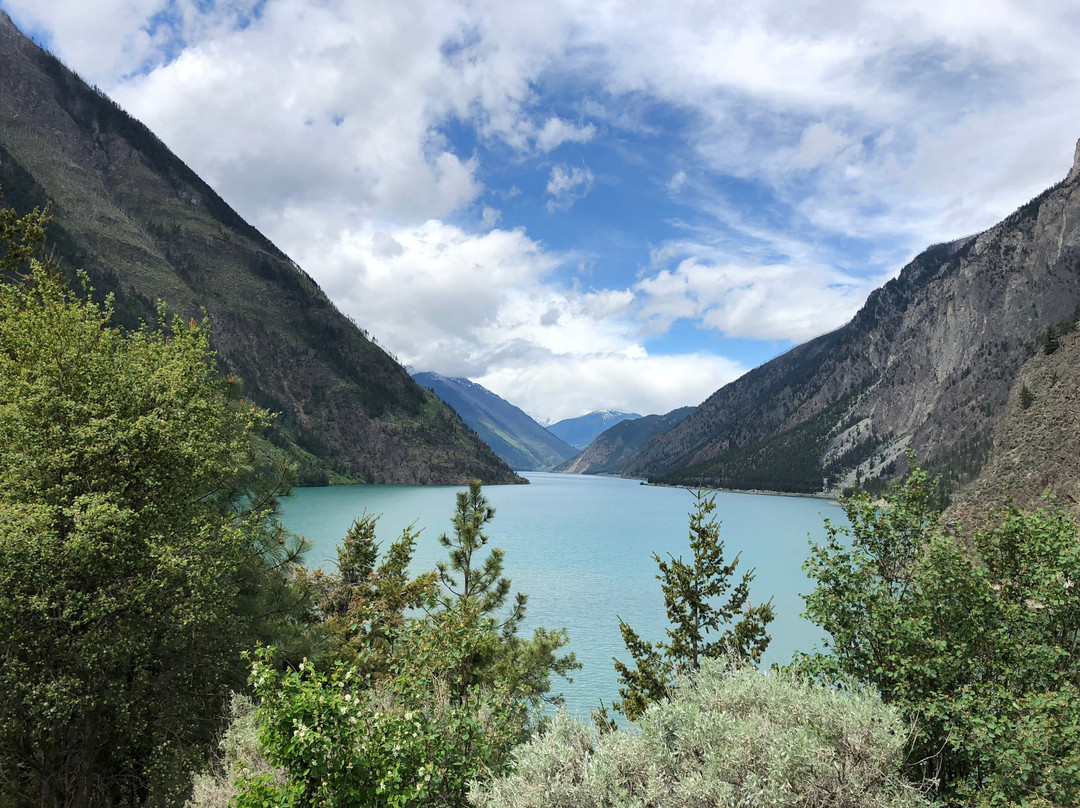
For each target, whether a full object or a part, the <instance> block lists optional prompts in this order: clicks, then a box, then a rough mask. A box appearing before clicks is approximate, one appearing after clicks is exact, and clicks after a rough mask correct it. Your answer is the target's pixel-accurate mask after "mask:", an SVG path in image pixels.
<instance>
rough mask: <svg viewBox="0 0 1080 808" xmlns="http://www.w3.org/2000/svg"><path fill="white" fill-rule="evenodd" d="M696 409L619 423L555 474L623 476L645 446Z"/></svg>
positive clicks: (557, 468) (681, 409)
mask: <svg viewBox="0 0 1080 808" xmlns="http://www.w3.org/2000/svg"><path fill="white" fill-rule="evenodd" d="M693 410H694V408H693V407H680V408H679V409H677V410H672V411H671V412H669V413H668V414H667V415H646V416H645V417H644V418H632V419H630V420H627V421H620V422H619V423H617V424H615V426H613V427H611V428H610V429H608V430H605V431H604V432H601V433H600V434H599V435H597V436H596V439H595V440H594V441H593V442H592V443H590V444H589V445H588V447H586V449H585V451H583V452H582V453H581V454H579V455H578V456H577V457H575V458H572V459H571V460H568V461H567V462H566V463H563V464H562V465H561V466H557V467H556V468H555V471H562V472H566V473H568V474H622V472H623V469H625V468H626V466H627V464H628V463H630V461H632V460H633V459H634V458H635V457H637V456H638V454H640V453H641V450H642V449H644V448H645V445H646V444H647V443H648V442H649V441H650V440H651V439H652V438H653V437H654V436H656V435H659V434H660V433H661V432H664V431H665V430H668V429H671V427H673V426H675V424H677V423H679V422H680V421H682V419H683V418H685V417H686V416H687V415H689V414H690V413H691V412H693Z"/></svg>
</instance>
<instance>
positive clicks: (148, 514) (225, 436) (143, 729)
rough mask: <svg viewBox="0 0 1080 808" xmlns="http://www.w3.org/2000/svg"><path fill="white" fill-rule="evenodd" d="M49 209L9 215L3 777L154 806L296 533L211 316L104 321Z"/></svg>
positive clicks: (233, 675) (1, 555) (0, 218)
mask: <svg viewBox="0 0 1080 808" xmlns="http://www.w3.org/2000/svg"><path fill="white" fill-rule="evenodd" d="M44 223H45V216H44V215H43V214H41V213H40V212H35V213H33V214H30V215H29V216H27V217H24V218H23V219H21V220H16V219H15V218H14V217H13V215H12V214H10V213H7V212H0V243H2V244H3V245H4V248H3V251H2V252H0V256H2V257H0V272H2V275H3V278H4V280H5V281H6V282H5V283H3V284H0V693H2V694H3V697H2V698H0V793H2V794H4V795H7V796H8V797H10V799H12V800H13V801H14V802H16V803H29V802H34V803H38V804H41V805H61V804H83V805H105V804H108V805H118V806H119V805H135V804H139V805H143V804H153V803H159V802H163V801H167V800H169V799H170V798H172V797H173V796H174V792H175V790H177V789H182V788H183V787H184V786H185V784H186V780H187V776H186V771H187V770H188V768H189V766H190V764H191V763H192V761H194V760H197V759H199V758H200V756H201V753H202V750H203V748H204V747H205V746H206V744H207V743H208V742H209V741H210V740H211V739H212V737H213V734H214V732H215V731H216V729H217V726H218V721H219V716H220V708H221V705H222V703H223V702H224V700H225V698H226V696H227V693H228V688H229V685H230V684H231V683H234V682H237V681H238V677H242V668H241V665H240V655H239V650H240V648H241V647H242V646H243V645H244V644H246V643H247V642H249V641H251V640H252V639H253V638H254V637H256V636H260V635H267V634H270V633H272V630H273V629H272V627H273V624H274V623H275V622H278V620H279V618H280V617H281V614H282V612H281V611H280V610H279V607H280V603H277V601H278V600H279V595H278V594H275V595H273V596H269V595H267V596H265V597H264V595H263V593H262V590H263V587H265V586H270V585H275V584H281V583H282V582H283V581H284V580H285V579H286V578H287V577H288V573H287V568H288V566H289V564H290V563H291V561H292V560H294V558H295V553H296V551H297V547H296V545H295V543H294V542H292V541H291V540H290V539H289V538H288V537H286V536H285V535H284V534H280V533H278V532H276V531H273V530H272V529H271V524H272V523H273V521H274V520H273V513H274V506H275V500H274V492H273V491H272V490H271V489H272V488H273V487H274V483H270V484H267V485H257V484H256V482H257V481H256V480H254V479H253V476H252V474H253V472H252V469H253V464H252V462H251V458H250V456H249V435H250V433H251V431H252V430H253V429H255V428H257V427H259V426H261V425H262V424H264V423H265V421H266V414H265V413H263V412H262V411H259V410H256V409H254V408H252V407H250V406H249V405H247V404H244V403H243V402H241V401H240V400H239V399H237V398H236V397H234V396H233V395H232V393H233V389H234V387H235V385H233V384H228V383H223V382H222V381H221V380H220V379H219V378H218V377H217V375H216V373H215V370H214V367H213V362H212V354H211V353H210V351H209V347H208V342H207V333H206V329H205V327H204V326H202V325H199V324H197V323H195V322H194V321H192V322H190V323H185V322H181V321H179V320H174V321H173V322H172V328H171V331H170V332H157V331H150V330H148V329H143V330H141V331H138V332H136V333H130V334H125V333H122V332H120V331H118V330H116V329H114V328H112V327H111V326H110V324H109V316H110V312H111V303H110V302H106V303H105V305H104V306H99V305H95V304H93V303H88V302H81V301H80V300H78V299H77V298H76V296H75V295H74V294H73V293H71V292H70V291H68V290H67V289H65V288H64V286H63V285H62V283H61V282H60V281H59V280H58V275H57V271H56V268H55V267H54V266H53V265H51V264H50V263H48V262H47V261H45V260H44V259H43V258H42V257H41V254H40V250H39V247H40V244H41V239H42V237H43V232H44V231H43V227H44ZM162 316H164V312H162ZM256 613H260V614H264V615H265V616H266V617H267V619H265V620H263V619H258V620H256V619H255V617H254V615H255V614H256Z"/></svg>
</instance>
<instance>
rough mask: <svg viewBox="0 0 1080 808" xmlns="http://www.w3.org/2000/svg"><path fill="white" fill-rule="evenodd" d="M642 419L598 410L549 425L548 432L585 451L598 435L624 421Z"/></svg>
mask: <svg viewBox="0 0 1080 808" xmlns="http://www.w3.org/2000/svg"><path fill="white" fill-rule="evenodd" d="M635 418H641V416H640V415H638V414H637V413H636V412H619V411H618V410H596V411H595V412H589V413H586V414H585V415H579V416H578V417H576V418H564V419H563V420H561V421H556V422H555V423H553V424H548V427H547V429H548V431H549V432H551V433H553V434H555V435H558V436H559V437H560V438H562V439H563V440H564V441H566V442H567V443H569V444H570V445H571V446H575V447H577V448H578V449H584V448H585V447H586V446H588V445H589V444H590V443H592V442H593V441H594V440H595V439H596V437H597V435H599V434H600V433H601V432H603V431H605V430H607V429H610V428H611V427H613V426H615V424H619V423H622V422H623V421H629V420H633V419H635Z"/></svg>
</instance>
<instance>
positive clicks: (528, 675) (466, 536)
mask: <svg viewBox="0 0 1080 808" xmlns="http://www.w3.org/2000/svg"><path fill="white" fill-rule="evenodd" d="M494 517H495V509H494V508H493V507H491V505H490V504H489V503H488V500H487V497H485V496H484V495H483V493H482V492H481V488H480V481H479V480H473V481H472V482H471V483H470V484H469V489H468V490H467V491H462V492H459V493H458V495H457V509H456V511H455V512H454V534H453V537H450V536H447V535H446V534H443V535H442V536H440V537H439V543H440V544H441V545H442V546H443V547H445V548H447V549H448V550H449V551H450V553H449V555H450V562H449V563H448V564H446V563H442V564H439V565H437V573H438V580H439V583H440V584H441V585H442V587H443V589H444V594H443V597H442V598H441V599H440V604H441V609H440V611H439V613H438V614H436V615H435V617H436V619H437V620H441V621H443V625H444V626H445V627H446V630H447V631H448V632H456V631H460V632H461V633H462V636H463V637H466V638H468V640H467V641H468V643H469V647H468V649H466V652H465V653H463V654H462V655H461V661H460V665H459V667H458V670H457V671H455V672H453V675H452V677H451V679H452V681H451V688H452V689H453V690H454V692H455V693H456V694H457V695H458V696H459V697H463V696H464V695H465V694H466V693H467V692H468V691H469V690H470V689H471V688H472V687H473V686H474V685H477V684H488V683H492V682H502V683H509V684H510V685H511V686H512V687H514V688H517V689H518V691H519V692H520V694H521V696H522V697H523V698H525V699H526V700H528V701H530V702H532V703H533V704H539V703H540V702H542V701H547V702H549V703H560V702H561V701H562V698H561V697H560V696H555V697H552V696H549V695H548V693H549V691H550V688H551V681H550V680H551V674H552V673H555V674H558V675H560V676H563V677H564V678H566V679H568V680H569V676H568V674H569V673H570V672H571V671H573V670H577V669H578V668H580V667H581V665H580V663H578V661H577V660H576V658H575V657H574V655H573V654H565V655H563V656H558V655H557V652H558V650H559V649H560V648H562V647H563V646H565V645H566V644H567V642H569V638H568V637H567V634H566V630H565V629H555V630H548V629H545V628H537V629H536V630H535V631H534V632H533V636H532V639H529V640H524V639H522V638H521V637H519V636H517V632H518V629H519V628H520V626H521V621H522V620H524V619H525V603H526V600H527V598H526V596H525V595H523V594H522V593H520V592H519V593H517V595H516V596H515V598H514V600H513V602H512V603H511V604H510V605H509V609H508V610H507V611H504V609H505V607H506V606H507V601H508V599H509V595H510V579H509V578H507V577H505V576H504V575H503V556H504V551H503V550H501V549H500V548H498V547H494V548H492V550H491V553H490V554H489V555H488V556H487V558H485V559H483V561H481V560H480V559H479V556H478V553H479V551H480V550H482V549H483V548H484V547H485V546H487V543H488V536H487V534H486V533H484V528H485V527H486V526H487V524H488V523H489V522H490V521H491V520H492V519H493V518H494Z"/></svg>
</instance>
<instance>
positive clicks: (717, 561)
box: [614, 489, 774, 720]
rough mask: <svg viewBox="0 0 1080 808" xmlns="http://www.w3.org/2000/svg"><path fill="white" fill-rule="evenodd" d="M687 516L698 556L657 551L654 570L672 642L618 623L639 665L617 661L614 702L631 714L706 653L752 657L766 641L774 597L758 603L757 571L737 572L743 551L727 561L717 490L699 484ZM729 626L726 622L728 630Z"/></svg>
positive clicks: (758, 656) (690, 671) (756, 658)
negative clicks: (754, 595)
mask: <svg viewBox="0 0 1080 808" xmlns="http://www.w3.org/2000/svg"><path fill="white" fill-rule="evenodd" d="M694 500H695V507H694V510H693V512H692V513H691V514H690V550H691V553H692V554H693V561H692V562H686V561H683V559H682V557H679V558H675V557H674V556H671V555H669V556H668V558H667V559H663V558H661V557H660V556H659V555H657V554H655V553H654V554H653V559H654V560H655V561H656V564H657V567H658V568H659V574H658V575H657V576H656V578H657V580H659V581H660V588H661V589H662V590H663V593H664V608H665V610H666V611H667V616H668V622H669V623H670V624H671V627H670V628H668V630H667V636H668V641H667V642H661V643H656V644H653V643H650V642H648V641H646V640H643V639H641V637H639V636H638V634H637V632H635V631H634V630H633V629H632V628H631V627H630V626H629V625H627V624H626V623H625V622H623V621H622V620H620V621H619V630H620V631H621V632H622V637H623V642H624V643H625V644H626V648H627V650H628V651H629V652H630V656H631V658H632V659H633V660H634V663H635V665H634V668H631V667H630V666H628V665H626V664H625V663H623V662H620V661H619V660H618V659H616V660H615V670H616V672H617V673H618V674H619V679H620V681H621V682H622V687H620V689H619V696H620V697H621V699H622V700H621V701H620V702H616V703H615V705H614V707H615V709H616V710H619V711H620V712H622V713H623V714H624V715H625V716H626V717H627V718H629V719H631V720H633V719H635V718H637V717H638V716H640V715H641V714H642V713H643V712H644V711H645V709H646V708H647V707H648V706H649V704H652V703H653V702H656V701H660V700H661V699H662V698H664V697H665V696H666V695H667V693H668V692H669V690H670V688H671V686H672V685H673V684H674V681H675V678H676V677H678V676H681V675H693V674H694V673H696V672H697V670H698V668H699V667H700V665H701V660H702V659H716V658H722V657H725V656H727V655H729V654H731V655H734V656H736V657H738V658H740V659H742V660H748V661H751V662H754V663H757V662H760V661H761V655H762V654H763V653H764V652H765V649H766V647H767V646H768V644H769V635H768V633H767V632H766V627H767V626H768V624H769V623H770V622H771V621H772V619H773V616H774V612H773V606H772V600H771V599H770V600H769V601H768V602H766V603H763V604H760V605H758V606H753V605H751V603H750V583H751V581H753V580H754V571H753V570H750V571H748V572H745V573H743V575H742V577H741V578H739V577H737V575H736V570H737V568H738V566H739V556H738V555H736V556H735V558H734V559H732V560H731V562H726V561H725V560H724V543H723V542H722V541H721V540H720V523H719V522H717V521H716V519H715V518H714V517H713V516H712V515H711V514H712V513H713V511H714V510H715V509H716V495H715V494H706V493H705V491H704V490H702V489H698V491H697V492H696V493H695V494H694ZM724 627H727V628H726V629H725V628H724Z"/></svg>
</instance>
